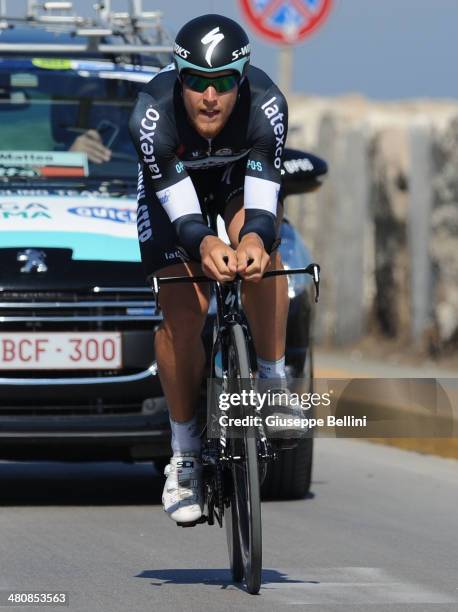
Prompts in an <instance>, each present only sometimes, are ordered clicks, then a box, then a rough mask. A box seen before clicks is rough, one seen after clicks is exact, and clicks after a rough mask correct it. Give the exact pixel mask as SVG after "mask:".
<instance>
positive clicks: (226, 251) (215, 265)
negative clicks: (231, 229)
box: [200, 236, 237, 283]
mask: <svg viewBox="0 0 458 612" xmlns="http://www.w3.org/2000/svg"><path fill="white" fill-rule="evenodd" d="M200 256H201V259H202V270H203V272H204V274H205V275H206V276H209V277H210V278H213V279H214V280H217V281H219V282H220V283H224V282H227V281H230V280H233V279H234V278H235V274H236V272H237V257H236V255H235V251H234V250H233V249H231V247H230V246H228V245H227V244H226V243H224V242H223V241H222V240H220V239H219V238H218V237H217V236H205V238H204V239H203V240H202V242H201V243H200Z"/></svg>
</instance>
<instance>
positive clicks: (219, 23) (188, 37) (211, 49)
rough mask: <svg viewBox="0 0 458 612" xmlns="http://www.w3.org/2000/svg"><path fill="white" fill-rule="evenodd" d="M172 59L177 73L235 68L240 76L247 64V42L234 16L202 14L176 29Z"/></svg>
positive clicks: (248, 52)
mask: <svg viewBox="0 0 458 612" xmlns="http://www.w3.org/2000/svg"><path fill="white" fill-rule="evenodd" d="M173 59H174V62H175V66H176V69H177V72H178V74H180V73H181V71H182V70H185V69H187V68H188V69H189V68H193V69H194V70H201V71H202V72H217V71H219V70H235V71H236V72H238V73H239V74H240V77H243V76H244V75H245V72H246V70H247V68H248V64H249V63H250V41H249V40H248V36H247V35H246V33H245V30H244V29H243V28H241V27H240V26H239V24H238V23H237V22H236V21H234V20H233V19H229V18H228V17H223V16H222V15H202V17H196V18H195V19H192V20H191V21H188V23H186V24H185V25H184V26H183V27H182V28H181V30H180V31H179V32H178V34H177V36H176V38H175V44H174V45H173Z"/></svg>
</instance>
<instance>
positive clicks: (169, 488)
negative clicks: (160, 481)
mask: <svg viewBox="0 0 458 612" xmlns="http://www.w3.org/2000/svg"><path fill="white" fill-rule="evenodd" d="M164 474H165V476H167V480H166V481H165V486H164V491H163V493H162V503H163V505H164V510H165V511H166V512H167V514H168V515H169V517H170V518H171V519H172V520H173V521H176V522H177V523H193V522H194V521H197V520H199V519H200V517H201V516H202V512H203V493H202V464H201V462H200V459H198V458H197V457H195V456H194V455H174V456H173V457H172V458H171V459H170V463H169V464H168V465H167V466H166V467H165V469H164Z"/></svg>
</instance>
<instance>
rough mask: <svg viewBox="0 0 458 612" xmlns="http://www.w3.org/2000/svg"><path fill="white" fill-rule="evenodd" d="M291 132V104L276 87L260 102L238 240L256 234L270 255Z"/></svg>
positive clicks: (253, 134) (247, 169)
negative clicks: (284, 159) (287, 138)
mask: <svg viewBox="0 0 458 612" xmlns="http://www.w3.org/2000/svg"><path fill="white" fill-rule="evenodd" d="M287 132H288V105H287V103H286V100H285V97H284V96H283V94H282V93H281V91H280V90H279V89H278V87H276V86H275V85H273V86H272V87H270V88H269V90H268V91H267V92H266V93H265V94H264V96H263V98H262V100H261V101H260V102H259V103H258V107H257V109H256V114H255V119H254V121H253V129H252V133H251V134H250V140H251V143H252V144H251V152H250V155H249V157H248V161H247V168H246V173H245V198H244V207H245V224H244V225H243V227H242V229H241V230H240V235H239V238H240V239H242V238H243V236H245V235H246V234H249V233H252V232H253V233H255V234H257V235H258V236H259V237H260V238H261V240H262V241H263V243H264V248H265V250H266V251H267V252H268V253H270V252H271V250H272V248H273V247H274V246H275V241H276V229H275V221H276V216H277V203H278V193H279V191H280V186H281V161H282V156H283V151H284V147H285V141H286V135H287Z"/></svg>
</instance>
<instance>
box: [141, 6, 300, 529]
mask: <svg viewBox="0 0 458 612" xmlns="http://www.w3.org/2000/svg"><path fill="white" fill-rule="evenodd" d="M173 56H174V63H173V64H170V65H169V66H167V67H165V68H164V69H163V70H162V71H161V72H159V73H158V74H157V75H156V76H155V77H154V78H153V79H152V80H151V81H150V82H149V83H148V84H147V85H146V86H145V87H144V88H143V91H142V92H141V93H140V94H139V96H138V100H137V103H136V106H135V108H134V111H133V113H132V116H131V119H130V123H129V128H130V133H131V136H132V139H133V142H134V144H135V146H136V149H137V152H138V155H139V160H140V163H139V180H138V220H137V225H138V236H139V242H140V249H141V255H142V262H143V264H144V266H145V268H146V270H147V274H148V276H151V275H153V274H156V275H158V276H167V275H173V276H177V275H198V274H202V271H203V272H204V273H205V274H206V275H207V276H209V277H211V278H213V279H216V280H218V281H220V282H224V281H228V280H232V279H233V278H234V277H235V275H236V274H239V275H240V276H242V277H243V279H244V282H243V287H242V295H243V304H244V310H245V312H246V315H247V317H248V320H249V323H250V328H251V332H252V335H253V339H254V343H255V348H256V352H257V355H258V375H259V377H261V378H275V379H281V380H282V381H284V380H285V378H286V377H285V359H284V353H285V336H286V321H287V314H288V306H289V302H288V292H287V280H286V278H285V277H284V276H281V277H274V278H271V279H267V280H265V281H263V282H259V281H260V280H261V277H262V275H263V273H264V272H265V271H266V270H267V269H268V268H269V267H272V268H281V267H282V263H281V258H280V254H279V252H278V251H277V250H275V249H276V247H277V246H278V243H279V240H278V239H277V235H278V233H279V225H280V221H281V217H282V205H281V203H279V192H280V183H281V170H280V169H281V160H282V153H283V149H284V145H285V140H286V134H287V126H288V109H287V104H286V101H285V98H284V96H283V95H282V93H281V92H280V90H279V89H278V88H277V86H276V85H275V84H274V83H273V82H272V81H271V80H270V78H269V77H268V76H267V75H266V74H265V73H264V72H263V71H262V70H260V69H258V68H255V67H254V66H250V43H249V40H248V37H247V35H246V33H245V32H244V30H243V29H242V28H241V27H240V25H238V24H237V23H236V22H235V21H233V20H231V19H228V18H227V17H223V16H220V15H205V16H201V17H197V18H196V19H193V20H192V21H190V22H188V23H187V24H186V25H184V26H183V28H182V29H181V30H180V31H179V32H178V34H177V37H176V40H175V44H174V50H173ZM205 207H216V210H218V212H219V213H220V214H221V216H222V217H223V218H224V221H225V225H226V231H227V234H228V236H229V238H230V242H231V244H230V246H229V245H227V244H226V243H224V242H223V241H221V240H220V239H219V238H218V236H217V235H216V234H215V233H214V232H213V231H212V230H211V229H210V228H209V227H208V224H207V222H206V220H205V217H204V215H205ZM208 305H209V293H208V288H206V287H204V286H203V285H194V284H184V285H173V287H172V286H170V287H169V286H164V287H163V288H161V307H162V311H163V315H164V320H163V322H162V324H161V326H160V327H159V329H158V331H157V333H156V336H155V351H156V357H157V363H158V367H159V376H160V380H161V384H162V387H163V389H164V393H165V396H166V399H167V403H168V406H169V411H170V422H171V429H172V450H173V457H172V458H171V460H170V464H169V465H168V466H167V467H166V469H165V474H166V475H167V480H166V483H165V487H164V493H163V498H162V499H163V503H164V509H165V510H166V512H167V513H168V514H169V516H170V517H171V518H172V519H173V520H175V521H178V522H181V523H185V522H194V521H196V520H197V519H199V518H200V516H201V515H202V490H201V463H200V460H199V456H200V437H199V431H198V427H197V422H196V414H195V412H196V407H197V405H198V399H199V393H200V387H201V381H202V378H203V375H204V367H205V353H204V347H203V345H202V340H201V332H202V329H203V326H204V322H205V318H206V314H207V310H208ZM282 409H283V412H284V413H287V414H291V412H292V413H293V414H294V416H298V415H297V410H298V409H294V408H292V407H288V406H286V407H281V406H280V410H282ZM299 416H300V414H299ZM268 433H269V435H272V434H275V431H270V432H268ZM293 433H296V434H297V433H298V432H297V430H295V431H294V432H293Z"/></svg>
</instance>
